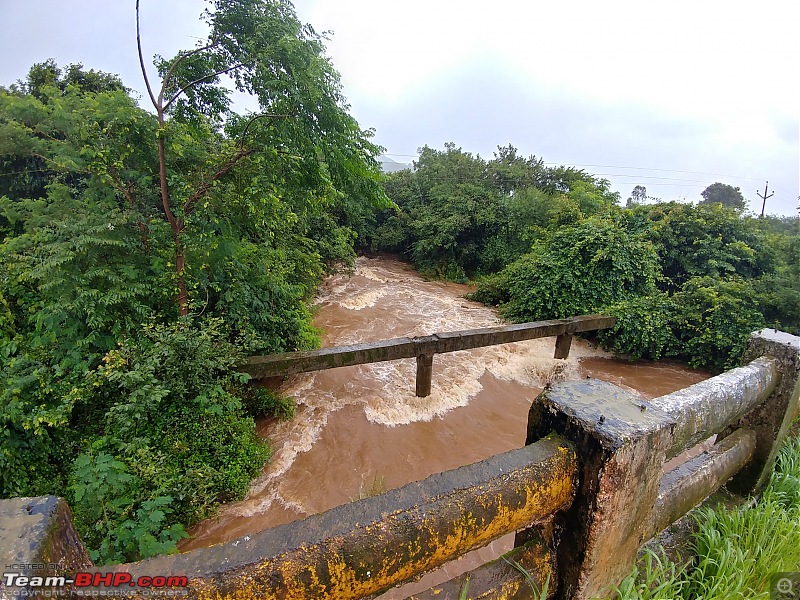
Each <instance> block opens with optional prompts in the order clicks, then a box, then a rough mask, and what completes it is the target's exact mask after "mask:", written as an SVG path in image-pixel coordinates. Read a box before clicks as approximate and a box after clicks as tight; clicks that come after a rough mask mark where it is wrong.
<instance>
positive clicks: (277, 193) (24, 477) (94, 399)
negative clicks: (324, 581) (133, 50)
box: [0, 0, 388, 562]
mask: <svg viewBox="0 0 800 600" xmlns="http://www.w3.org/2000/svg"><path fill="white" fill-rule="evenodd" d="M207 19H208V20H209V24H210V26H211V34H210V39H209V42H208V43H207V44H204V45H199V46H198V48H196V49H194V50H191V51H188V52H182V53H179V55H178V56H177V57H175V58H174V59H172V60H164V59H161V58H158V60H157V67H158V69H159V72H160V74H161V77H162V81H161V82H160V86H161V89H160V90H158V89H156V91H155V92H154V94H158V96H159V98H158V101H157V102H154V105H155V107H156V109H157V111H156V113H157V114H155V115H154V114H152V113H151V112H148V111H146V110H144V109H142V108H140V107H139V106H138V105H137V103H136V101H135V100H134V99H133V98H131V97H130V96H129V94H128V91H127V90H126V89H125V88H124V87H123V85H122V83H121V82H120V81H119V79H118V78H117V77H115V76H112V75H108V74H105V73H99V72H95V71H91V70H90V71H86V70H84V69H83V68H82V66H81V65H71V66H69V67H67V68H66V69H63V70H62V69H59V68H58V67H57V65H56V64H55V63H54V62H53V61H49V62H47V63H43V64H39V65H35V66H34V67H33V68H32V69H31V71H30V74H29V76H28V78H27V79H26V80H25V81H23V82H18V83H17V84H15V85H11V86H10V87H8V88H2V87H0V378H2V383H3V385H2V388H1V389H0V420H2V433H0V496H2V497H8V496H15V495H39V494H45V493H56V494H59V495H64V496H66V497H67V498H68V499H69V501H70V503H71V505H72V506H73V509H74V512H75V517H76V521H77V523H78V524H79V526H80V530H81V534H82V535H83V536H84V539H85V540H86V541H87V543H88V544H89V546H90V547H91V548H92V552H93V556H94V557H95V558H96V559H97V560H98V561H101V562H108V561H119V560H133V559H137V558H140V557H142V556H147V555H150V554H153V553H157V552H163V551H169V550H170V549H172V548H174V544H175V541H176V540H177V539H179V538H180V537H181V536H182V535H183V530H184V527H185V526H189V525H191V524H192V523H194V522H196V521H197V520H198V519H200V518H203V517H205V516H207V515H208V514H210V512H211V511H212V510H213V508H214V507H215V506H216V505H217V504H219V503H220V502H224V501H227V500H231V499H235V498H240V497H242V496H243V494H244V493H245V492H246V490H247V486H248V484H249V481H250V479H251V478H252V477H253V476H254V475H256V474H257V473H258V472H259V471H260V469H261V467H262V465H263V463H264V461H265V460H266V458H267V457H268V454H269V451H268V448H267V446H266V445H265V444H264V443H263V442H261V441H259V440H258V438H257V437H256V435H255V431H254V430H255V427H254V422H253V416H257V415H260V414H264V413H268V414H274V415H277V416H279V417H281V418H287V417H290V416H291V414H292V412H293V406H292V403H291V402H290V401H288V400H287V399H285V398H281V397H279V396H276V395H274V394H271V393H268V392H261V391H258V390H255V389H252V388H250V387H248V386H247V385H246V383H245V380H246V377H244V376H242V375H240V374H238V373H236V371H235V369H234V366H235V365H236V363H237V362H240V361H241V360H243V358H244V357H245V356H246V355H247V354H248V353H267V352H272V351H283V350H295V349H301V348H309V347H312V346H314V345H315V344H316V343H317V333H316V331H315V330H314V328H313V327H312V324H311V312H310V309H309V303H308V300H309V299H310V297H311V295H312V294H313V292H314V290H315V289H316V286H317V285H318V283H319V281H320V279H321V277H322V276H323V275H324V274H325V273H327V272H331V271H333V270H336V269H337V268H340V267H341V266H343V265H344V266H347V265H348V264H352V261H353V259H354V257H355V254H354V249H353V245H354V241H355V240H356V239H357V237H358V236H359V235H363V234H364V229H365V227H366V223H367V222H368V220H369V218H370V215H372V214H373V212H374V210H375V208H374V207H376V206H379V207H386V206H387V205H388V202H387V201H386V197H385V195H384V193H383V189H382V186H381V175H380V172H379V170H378V167H377V163H376V161H375V158H374V157H375V156H376V155H377V153H378V151H379V148H377V147H375V146H373V145H372V144H371V143H370V141H369V135H370V134H369V132H364V131H362V130H361V129H360V128H359V127H358V124H357V123H356V122H355V121H354V120H353V119H352V117H350V115H349V114H348V113H347V106H346V104H345V103H344V99H343V98H342V96H341V91H340V85H339V78H338V74H337V73H336V71H335V70H334V69H333V67H332V66H331V65H330V63H329V61H328V60H327V59H326V58H325V56H324V47H323V45H322V38H321V37H320V36H319V35H317V34H316V33H315V32H314V31H313V30H312V29H311V28H310V27H309V26H307V25H303V24H302V23H300V22H299V21H298V20H297V18H296V16H295V14H294V11H293V9H292V7H291V5H290V4H289V3H288V2H284V1H270V2H267V1H265V0H244V1H242V2H237V3H230V2H227V1H223V0H219V1H218V2H212V7H211V10H210V11H209V12H208V14H207ZM222 72H226V73H228V74H230V75H231V76H232V78H233V80H234V82H235V83H236V85H237V86H238V87H239V88H240V89H241V90H243V91H248V92H251V93H252V94H254V95H255V96H256V97H257V98H258V100H259V104H260V108H261V112H259V113H257V114H254V115H238V114H236V113H234V112H232V111H230V109H229V101H228V94H229V91H228V90H226V89H225V88H224V87H222V86H221V85H220V84H219V75H220V74H221V73H222ZM154 100H155V98H154ZM162 175H163V177H162Z"/></svg>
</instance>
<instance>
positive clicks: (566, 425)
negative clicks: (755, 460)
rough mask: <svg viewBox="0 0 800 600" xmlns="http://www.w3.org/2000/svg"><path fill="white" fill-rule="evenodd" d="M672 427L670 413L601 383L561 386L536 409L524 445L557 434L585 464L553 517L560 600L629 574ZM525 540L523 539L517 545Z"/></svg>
mask: <svg viewBox="0 0 800 600" xmlns="http://www.w3.org/2000/svg"><path fill="white" fill-rule="evenodd" d="M674 425H675V422H674V421H673V420H672V419H671V418H670V417H669V416H668V415H667V414H666V413H664V412H662V411H660V410H658V409H656V408H655V407H653V406H652V405H650V404H648V403H647V402H645V401H642V400H640V399H638V398H637V397H635V396H634V395H633V394H631V393H629V392H627V391H625V390H623V389H621V388H619V387H617V386H615V385H612V384H610V383H606V382H603V381H599V380H584V381H569V382H563V383H558V384H555V385H553V386H552V387H550V388H548V389H546V390H545V391H544V392H542V394H541V395H540V396H539V397H538V398H537V399H536V400H535V401H534V402H533V406H532V407H531V411H530V415H529V419H528V440H527V443H529V444H530V443H533V442H535V441H536V440H538V439H541V438H542V437H544V436H546V435H548V434H550V433H551V432H554V433H556V434H558V435H560V436H562V437H564V438H565V439H567V440H568V441H570V442H572V443H573V445H574V446H575V448H576V452H577V453H578V456H580V457H581V458H582V460H581V462H580V464H579V468H578V482H577V494H576V497H575V500H574V501H573V503H572V506H571V508H570V509H569V510H567V511H565V512H562V513H559V514H558V515H557V516H556V517H555V523H554V526H555V528H556V535H555V539H556V540H558V542H557V543H558V548H557V556H558V573H559V576H558V592H557V597H558V598H564V599H567V598H569V599H577V600H580V599H588V598H592V597H594V596H596V595H599V594H602V593H603V592H604V591H606V590H607V586H608V585H609V583H612V584H613V583H618V582H619V581H621V580H622V579H623V578H624V577H625V576H626V575H628V573H629V572H630V569H631V567H632V566H633V564H634V562H635V560H636V553H637V551H638V550H639V546H640V545H641V544H642V543H643V542H644V541H645V540H644V539H643V538H644V536H646V535H647V534H648V533H649V532H648V531H647V530H648V526H649V524H650V521H651V518H652V517H651V513H652V510H653V506H654V504H655V500H656V497H657V495H658V485H659V480H660V479H661V468H662V465H663V464H664V461H665V456H666V451H667V449H668V448H669V446H670V444H671V441H672V433H671V432H672V427H673V426H674ZM525 540H526V535H525V532H522V533H521V534H519V536H518V543H522V542H524V541H525Z"/></svg>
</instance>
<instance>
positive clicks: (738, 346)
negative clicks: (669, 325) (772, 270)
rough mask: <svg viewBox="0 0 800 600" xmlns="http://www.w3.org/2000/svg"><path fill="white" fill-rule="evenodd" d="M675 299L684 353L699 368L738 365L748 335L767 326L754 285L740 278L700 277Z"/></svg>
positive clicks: (691, 363)
mask: <svg viewBox="0 0 800 600" xmlns="http://www.w3.org/2000/svg"><path fill="white" fill-rule="evenodd" d="M672 299H673V301H674V302H675V306H676V313H675V317H674V319H675V323H674V329H675V332H676V336H677V337H678V340H679V342H680V344H681V346H680V348H681V350H680V354H681V355H682V356H684V357H686V358H687V359H688V361H689V365H690V366H692V367H695V368H697V367H706V368H711V369H715V370H718V371H721V370H724V369H730V368H733V367H735V366H738V365H739V361H740V359H741V357H742V354H743V352H744V347H745V343H746V342H747V337H748V336H749V335H750V333H752V332H753V331H755V330H757V329H761V328H762V327H764V317H763V316H762V314H761V313H760V312H759V310H758V303H757V299H756V294H755V292H754V290H753V287H752V285H751V284H750V283H748V282H747V281H745V280H743V279H740V278H732V279H727V280H726V279H715V278H713V277H696V278H693V279H690V280H689V281H688V282H686V284H684V286H683V287H682V288H681V290H680V291H679V292H678V293H676V294H675V295H674V296H673V297H672Z"/></svg>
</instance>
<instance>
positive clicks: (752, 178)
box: [382, 152, 757, 183]
mask: <svg viewBox="0 0 800 600" xmlns="http://www.w3.org/2000/svg"><path fill="white" fill-rule="evenodd" d="M382 154H383V155H384V156H405V157H411V158H419V154H399V153H393V152H383V153H382ZM542 164H543V165H548V166H550V165H557V166H563V167H581V168H582V167H592V168H595V169H630V170H632V171H657V172H664V173H689V174H691V175H710V176H712V177H728V178H731V179H744V180H747V181H756V180H757V178H756V177H744V176H742V175H727V174H725V173H711V172H708V171H687V170H684V169H657V168H655V167H628V166H623V165H595V164H572V163H558V162H542ZM613 176H614V177H626V175H613ZM629 177H632V175H631V176H629ZM685 181H690V180H685ZM697 183H705V182H704V181H698V182H697Z"/></svg>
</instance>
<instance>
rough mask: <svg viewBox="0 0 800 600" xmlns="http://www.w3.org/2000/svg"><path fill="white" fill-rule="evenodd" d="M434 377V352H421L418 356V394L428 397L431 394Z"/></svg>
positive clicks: (421, 396)
mask: <svg viewBox="0 0 800 600" xmlns="http://www.w3.org/2000/svg"><path fill="white" fill-rule="evenodd" d="M432 378H433V354H420V355H419V356H417V389H416V392H417V396H419V397H420V398H427V397H428V396H430V395H431V381H432Z"/></svg>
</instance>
